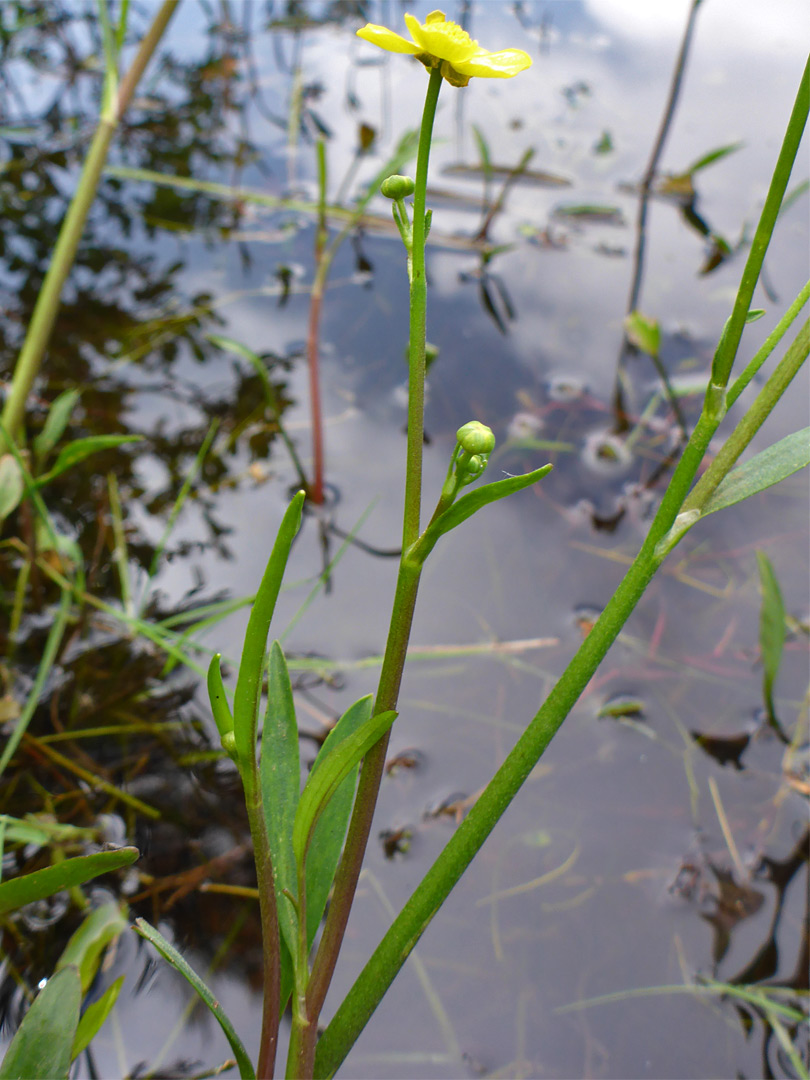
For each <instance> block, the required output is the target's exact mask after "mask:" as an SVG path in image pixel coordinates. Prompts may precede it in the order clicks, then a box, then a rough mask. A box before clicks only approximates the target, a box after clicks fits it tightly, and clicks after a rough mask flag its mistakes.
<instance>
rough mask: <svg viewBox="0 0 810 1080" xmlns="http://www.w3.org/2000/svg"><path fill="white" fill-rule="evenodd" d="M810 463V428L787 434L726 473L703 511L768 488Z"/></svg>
mask: <svg viewBox="0 0 810 1080" xmlns="http://www.w3.org/2000/svg"><path fill="white" fill-rule="evenodd" d="M806 465H810V427H809V428H804V429H803V430H802V431H795V432H794V433H793V434H792V435H786V436H785V438H784V439H780V440H779V442H777V443H774V444H773V446H769V447H768V448H767V450H763V451H761V452H760V453H759V454H756V455H755V456H754V457H752V458H751V459H750V460H749V461H746V462H745V463H744V464H743V465H738V466H737V468H736V469H732V470H731V472H730V473H729V474H728V475H727V476H725V477H724V478H723V479H722V480H721V481H720V483H719V484H718V485H717V487H716V488H715V490H714V491H713V492H712V494H711V495H710V496H709V498H708V499H707V500H706V504H705V505H704V506H703V507H701V514H703V515H705V514H713V513H714V512H715V511H716V510H723V509H725V507H727V506H733V505H734V504H735V503H738V502H742V500H743V499H748V498H750V497H751V496H752V495H756V494H757V493H758V492H760V491H765V490H766V489H767V488H769V487H773V485H774V484H778V483H779V482H780V480H785V479H786V478H787V477H788V476H791V475H792V474H793V473H795V472H798V470H799V469H803V468H804V467H805V466H806Z"/></svg>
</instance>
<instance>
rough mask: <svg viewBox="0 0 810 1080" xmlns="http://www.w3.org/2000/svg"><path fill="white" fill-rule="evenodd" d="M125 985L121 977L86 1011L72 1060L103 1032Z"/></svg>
mask: <svg viewBox="0 0 810 1080" xmlns="http://www.w3.org/2000/svg"><path fill="white" fill-rule="evenodd" d="M123 985H124V976H123V975H119V976H118V978H117V979H116V980H115V982H114V983H112V984H111V985H110V986H108V987H107V989H106V990H105V991H104V993H103V994H102V995H101V997H100V998H99V999H98V1000H97V1001H94V1002H93V1003H92V1005H88V1006H87V1008H86V1009H85V1010H84V1012H83V1013H82V1018H81V1020H80V1021H79V1026H78V1027H77V1028H76V1035H75V1037H74V1039H73V1049H72V1050H71V1052H70V1057H71V1060H73V1061H75V1060H76V1058H77V1057H78V1056H79V1054H80V1053H81V1052H82V1050H85V1049H86V1048H87V1047H88V1046H89V1045H90V1043H91V1042H92V1041H93V1039H95V1037H96V1035H98V1033H99V1031H101V1028H102V1027H103V1026H104V1021H105V1020H106V1019H107V1017H108V1016H109V1015H110V1013H111V1012H112V1010H113V1006H114V1005H115V1003H116V1001H118V995H119V994H120V993H121V987H122V986H123Z"/></svg>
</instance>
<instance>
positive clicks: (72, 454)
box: [34, 435, 143, 488]
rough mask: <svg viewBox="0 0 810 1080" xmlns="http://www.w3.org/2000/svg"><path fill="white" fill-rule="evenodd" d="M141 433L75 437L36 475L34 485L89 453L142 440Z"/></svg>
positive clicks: (68, 467) (38, 484) (41, 485)
mask: <svg viewBox="0 0 810 1080" xmlns="http://www.w3.org/2000/svg"><path fill="white" fill-rule="evenodd" d="M142 441H143V436H142V435H88V437H87V438H86V439H75V440H74V441H73V442H72V443H68V444H67V446H63V447H62V449H61V450H60V451H59V455H58V456H57V458H56V461H55V463H54V466H53V468H52V469H50V470H49V471H48V472H46V473H45V475H44V476H38V477H37V478H36V480H35V481H34V487H37V488H41V487H43V486H44V485H45V484H47V483H49V482H50V481H51V480H53V479H55V478H56V477H57V476H61V474H62V473H63V472H67V471H68V469H72V468H73V466H74V465H78V464H79V462H80V461H84V459H85V458H86V457H90V455H91V454H97V453H98V452H99V451H100V450H111V449H112V448H113V447H116V446H123V445H124V443H134V442H142Z"/></svg>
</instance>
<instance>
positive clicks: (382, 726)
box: [292, 710, 396, 867]
mask: <svg viewBox="0 0 810 1080" xmlns="http://www.w3.org/2000/svg"><path fill="white" fill-rule="evenodd" d="M395 719H396V713H395V712H394V711H393V710H388V711H386V712H381V713H378V714H377V715H376V716H372V717H370V718H369V719H368V720H366V721H364V722H363V723H362V724H360V726H359V727H358V728H357V730H356V731H354V732H353V733H352V734H351V735H349V736H348V738H346V739H344V740H343V741H342V742H340V743H339V744H338V745H336V746H335V747H334V749H330V752H329V753H328V755H327V756H326V758H325V759H324V761H323V764H322V765H321V766H320V767H319V768H318V769H317V770H316V771H313V772H312V773H310V777H309V780H308V781H307V784H306V787H305V788H304V790H303V792H302V794H301V799H300V801H299V803H298V810H297V811H296V814H295V824H294V826H293V835H292V844H293V851H294V852H295V858H296V861H297V863H298V865H299V867H300V866H302V865H303V864H304V860H305V859H306V857H307V850H308V848H309V845H310V842H311V840H312V834H313V831H314V828H315V825H316V824H317V821H318V819H319V818H320V816H321V815H322V814H323V812H324V810H325V809H326V807H327V805H328V803H329V800H330V799H331V798H332V797H333V795H334V794H335V792H336V791H338V789H339V788H340V785H341V784H342V783H343V781H344V780H345V779H346V777H347V776H349V774H350V773H351V771H352V769H354V767H355V766H356V765H357V763H358V762H359V761H360V760H361V759H362V758H363V757H364V756H365V754H366V753H367V752H368V751H369V750H370V749H371V747H372V746H374V744H375V743H376V742H379V740H380V739H381V738H382V736H383V735H384V734H385V732H386V731H387V730H388V729H389V728H390V726H391V725H392V724H393V722H394V720H395Z"/></svg>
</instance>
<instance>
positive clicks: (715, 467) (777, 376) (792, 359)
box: [681, 320, 810, 513]
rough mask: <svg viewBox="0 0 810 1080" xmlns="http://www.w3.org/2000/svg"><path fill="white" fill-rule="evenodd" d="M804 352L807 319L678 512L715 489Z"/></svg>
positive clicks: (809, 340)
mask: <svg viewBox="0 0 810 1080" xmlns="http://www.w3.org/2000/svg"><path fill="white" fill-rule="evenodd" d="M808 354H810V320H808V321H807V322H805V324H804V326H803V327H802V328H801V330H800V331H799V333H798V334H797V335H796V338H795V340H794V341H793V342H792V343H791V344H790V345H789V346H788V349H787V351H786V352H785V355H784V356H783V357H782V359H781V360H780V361H779V363H778V364H777V366H776V369H775V370H774V372H773V374H772V375H771V376H770V378H769V379H768V381H767V382H766V383H765V385H764V386H763V387H762V389H761V390H760V392H759V394H758V395H757V397H756V400H755V401H754V403H753V404H752V405H751V407H750V409H748V411H747V412H746V414H745V416H743V418H742V419H741V420H740V422H739V424H738V425H737V426H736V428H735V429H734V431H732V433H731V434H730V435H729V437H728V438H727V439H726V441H725V442H724V443H723V446H722V448H721V450H720V452H719V453H718V455H717V457H716V458H715V459H714V461H713V462H712V463H711V465H710V466H709V468H708V469H707V470H706V472H705V473H704V474H703V476H701V478H700V480H698V482H697V483H696V484H695V486H694V488H693V489H692V491H691V492H690V494H689V496H688V498H687V499H686V501H685V502H684V504H683V507H682V510H681V512H682V513H685V512H687V511H689V510H700V509H702V508H703V506H705V504H706V501H707V500H708V498H709V496H710V495H711V494H712V493H713V492H714V491H715V490H716V489H717V487H718V486H719V484H720V481H721V480H723V478H724V477H726V476H727V475H728V473H729V472H730V471H731V469H732V468H733V466H734V465H735V463H736V462H737V460H738V458H739V456H740V454H742V452H743V451H744V450H745V448H746V447H747V446H748V445H749V443H750V442H751V440H752V439H753V437H754V436H755V435H756V433H757V432H758V431H759V429H760V428H761V427H762V425H763V424H764V423H765V421H766V420H767V418H768V417H769V416H770V414H771V412H772V411H773V408H774V405H775V404H776V402H777V401H778V400H779V399H780V398H781V397H782V395H783V394H784V392H785V390H787V388H788V386H789V385H790V383H791V381H792V380H793V378H794V377H795V376H796V375H797V374H798V372H799V369H800V368H801V366H802V365H803V364H804V362H805V361H806V360H807V357H808Z"/></svg>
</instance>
